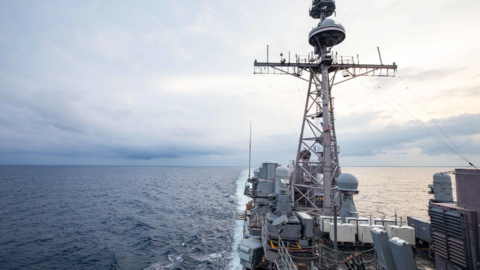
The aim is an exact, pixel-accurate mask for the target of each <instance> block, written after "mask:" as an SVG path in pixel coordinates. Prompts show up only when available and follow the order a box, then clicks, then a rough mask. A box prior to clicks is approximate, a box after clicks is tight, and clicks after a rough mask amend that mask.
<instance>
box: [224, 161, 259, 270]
mask: <svg viewBox="0 0 480 270" xmlns="http://www.w3.org/2000/svg"><path fill="white" fill-rule="evenodd" d="M250 173H253V169H252V171H251V172H250ZM247 178H248V169H245V170H243V171H242V172H241V173H240V175H239V176H238V179H237V190H236V192H235V197H236V202H237V212H243V211H245V205H246V204H247V202H248V201H249V198H248V197H247V196H245V195H243V192H244V190H245V182H246V181H247ZM243 225H244V222H243V220H235V227H234V232H233V242H232V253H231V257H232V260H231V261H230V264H229V265H228V269H230V270H242V265H240V258H239V257H238V251H237V244H238V243H239V242H240V241H242V239H243Z"/></svg>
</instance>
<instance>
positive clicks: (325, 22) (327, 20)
mask: <svg viewBox="0 0 480 270" xmlns="http://www.w3.org/2000/svg"><path fill="white" fill-rule="evenodd" d="M327 24H333V25H335V24H337V23H336V22H335V21H334V20H332V19H325V20H324V21H323V22H322V24H321V25H327Z"/></svg>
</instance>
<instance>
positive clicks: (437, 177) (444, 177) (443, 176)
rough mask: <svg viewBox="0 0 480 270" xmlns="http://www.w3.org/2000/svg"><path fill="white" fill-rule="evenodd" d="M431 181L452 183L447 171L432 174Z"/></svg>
mask: <svg viewBox="0 0 480 270" xmlns="http://www.w3.org/2000/svg"><path fill="white" fill-rule="evenodd" d="M433 183H452V178H451V177H450V175H448V174H447V173H436V174H434V175H433Z"/></svg>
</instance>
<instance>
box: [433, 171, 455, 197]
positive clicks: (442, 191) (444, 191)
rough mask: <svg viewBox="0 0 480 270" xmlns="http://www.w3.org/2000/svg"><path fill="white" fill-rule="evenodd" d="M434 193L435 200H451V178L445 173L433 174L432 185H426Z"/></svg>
mask: <svg viewBox="0 0 480 270" xmlns="http://www.w3.org/2000/svg"><path fill="white" fill-rule="evenodd" d="M428 187H429V188H430V189H431V191H430V192H429V194H434V196H435V199H434V200H435V201H436V202H446V203H448V202H453V190H452V178H451V177H450V175H448V174H447V173H436V174H434V175H433V185H429V186H428Z"/></svg>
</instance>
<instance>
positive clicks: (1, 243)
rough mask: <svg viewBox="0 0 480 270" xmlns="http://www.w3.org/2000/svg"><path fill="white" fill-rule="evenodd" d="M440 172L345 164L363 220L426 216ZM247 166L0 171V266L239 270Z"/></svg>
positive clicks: (2, 168) (16, 168)
mask: <svg viewBox="0 0 480 270" xmlns="http://www.w3.org/2000/svg"><path fill="white" fill-rule="evenodd" d="M452 169H453V168H439V167H429V168H427V167H418V168H409V167H377V168H375V167H346V168H343V170H342V171H343V172H347V173H352V174H354V175H355V176H356V177H357V178H358V180H359V181H360V193H359V194H358V195H355V197H354V200H355V203H356V205H357V210H358V211H359V213H360V215H362V216H365V217H369V216H370V215H371V216H372V217H383V216H387V217H392V216H393V215H394V213H395V211H396V212H397V215H398V216H399V217H403V219H404V220H405V219H406V216H407V215H410V216H417V217H420V218H427V216H428V213H427V208H428V200H429V199H430V198H432V195H429V194H428V188H427V186H428V185H429V184H431V183H432V180H433V179H432V176H433V174H434V173H435V172H445V171H450V170H452ZM247 177H248V170H247V169H245V168H241V167H100V166H0V247H1V248H0V268H1V269H148V270H150V269H152V270H154V269H235V270H237V269H241V266H240V264H239V259H238V257H237V253H236V247H237V243H238V242H239V241H241V239H242V234H243V221H238V220H235V213H236V212H243V211H244V209H245V204H246V203H247V202H248V198H247V197H246V196H244V195H243V192H244V188H245V182H246V179H247Z"/></svg>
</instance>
